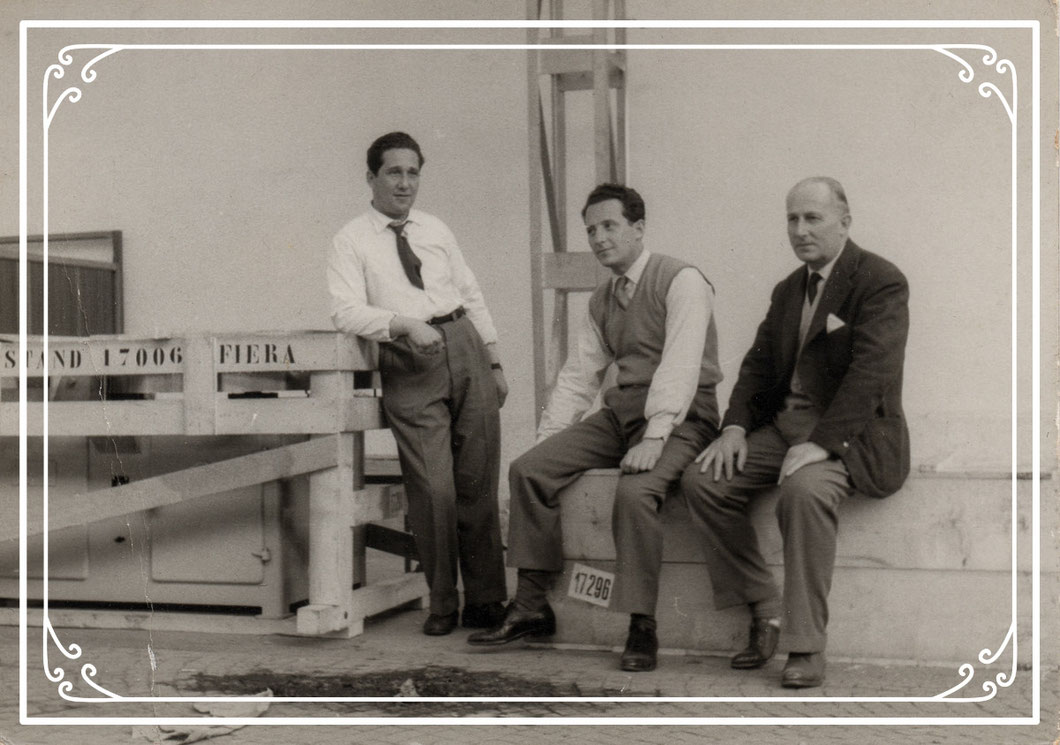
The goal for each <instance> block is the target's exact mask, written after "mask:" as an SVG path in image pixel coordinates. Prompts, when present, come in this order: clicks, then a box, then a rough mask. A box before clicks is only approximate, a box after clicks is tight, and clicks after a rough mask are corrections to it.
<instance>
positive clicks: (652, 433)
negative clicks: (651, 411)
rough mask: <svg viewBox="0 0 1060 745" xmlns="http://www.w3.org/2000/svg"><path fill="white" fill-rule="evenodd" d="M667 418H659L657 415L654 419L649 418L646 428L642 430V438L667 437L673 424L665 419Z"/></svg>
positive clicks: (672, 428) (672, 429)
mask: <svg viewBox="0 0 1060 745" xmlns="http://www.w3.org/2000/svg"><path fill="white" fill-rule="evenodd" d="M667 418H668V417H667ZM667 418H662V419H660V418H659V417H656V418H654V419H651V420H650V421H649V422H648V426H647V428H646V429H645V430H644V439H645V440H654V439H661V440H665V439H666V438H667V437H669V436H670V433H671V432H673V431H674V425H673V423H672V422H669V421H666V419H667Z"/></svg>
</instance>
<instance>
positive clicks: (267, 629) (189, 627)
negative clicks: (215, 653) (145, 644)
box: [0, 608, 296, 636]
mask: <svg viewBox="0 0 1060 745" xmlns="http://www.w3.org/2000/svg"><path fill="white" fill-rule="evenodd" d="M43 617H44V614H43V612H42V611H41V610H40V609H37V608H30V609H29V610H28V611H27V612H26V623H27V625H29V626H34V627H39V626H41V624H42V623H43ZM48 620H49V621H50V622H51V624H52V625H53V626H56V627H58V628H66V629H146V630H150V631H192V632H204V633H214V634H255V635H262V636H263V635H265V634H292V633H294V632H295V630H296V629H295V619H294V618H283V619H280V618H275V619H274V618H262V617H259V616H246V615H235V614H224V613H178V612H166V611H158V610H151V611H130V610H99V609H77V610H73V609H67V608H50V609H49V610H48ZM18 623H19V618H18V608H0V626H18Z"/></svg>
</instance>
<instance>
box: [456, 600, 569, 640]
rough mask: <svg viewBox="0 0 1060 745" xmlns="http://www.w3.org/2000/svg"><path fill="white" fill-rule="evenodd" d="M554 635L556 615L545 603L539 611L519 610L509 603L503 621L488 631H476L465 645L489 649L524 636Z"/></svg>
mask: <svg viewBox="0 0 1060 745" xmlns="http://www.w3.org/2000/svg"><path fill="white" fill-rule="evenodd" d="M555 633H556V615H555V614H554V613H553V612H552V608H551V606H549V605H548V604H547V603H546V604H545V607H544V608H541V609H540V610H519V609H518V608H516V607H515V603H509V604H508V609H507V610H506V611H505V613H504V620H503V621H501V623H500V625H499V626H497V627H496V628H492V629H490V630H489V631H476V632H475V633H474V634H472V635H471V636H469V637H468V638H467V643H468V644H471V645H473V646H476V647H491V646H498V645H501V644H507V643H508V642H513V641H515V640H516V639H522V638H523V637H524V636H552V635H553V634H555Z"/></svg>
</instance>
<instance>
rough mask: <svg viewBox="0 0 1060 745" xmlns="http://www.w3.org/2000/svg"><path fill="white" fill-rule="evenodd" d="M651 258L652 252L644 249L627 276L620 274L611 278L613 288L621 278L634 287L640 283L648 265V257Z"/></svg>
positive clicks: (627, 272) (628, 270)
mask: <svg viewBox="0 0 1060 745" xmlns="http://www.w3.org/2000/svg"><path fill="white" fill-rule="evenodd" d="M649 256H651V251H649V250H648V249H646V248H645V249H644V250H642V251H641V252H640V256H638V257H637V260H636V261H634V262H633V264H632V266H630V267H629V269H627V270H626V273H625V274H619V275H616V276H613V277H611V286H612V287H614V284H615V282H617V281H618V278H619V277H625V278H626V279H628V280H629V281H630V282H632V283H633V284H634V285H636V284H637V283H638V282H640V275H642V274H644V267H645V265H646V264H647V263H648V257H649Z"/></svg>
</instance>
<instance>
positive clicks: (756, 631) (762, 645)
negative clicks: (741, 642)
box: [730, 618, 780, 670]
mask: <svg viewBox="0 0 1060 745" xmlns="http://www.w3.org/2000/svg"><path fill="white" fill-rule="evenodd" d="M778 639H780V624H778V623H771V622H770V620H769V619H765V618H755V619H752V620H751V636H750V641H749V642H748V644H747V648H746V649H745V650H743V651H742V652H740V653H738V654H737V655H736V656H734V657H733V658H732V660H731V662H730V666H731V667H732V669H733V670H753V669H755V668H758V667H762V665H764V664H766V663H767V662H769V661H770V660H771V659H773V655H774V654H775V653H776V651H777V640H778Z"/></svg>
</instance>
